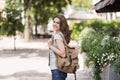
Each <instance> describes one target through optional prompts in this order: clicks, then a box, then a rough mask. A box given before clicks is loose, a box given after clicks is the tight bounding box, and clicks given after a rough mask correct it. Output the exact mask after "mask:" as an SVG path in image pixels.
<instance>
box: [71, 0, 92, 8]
mask: <svg viewBox="0 0 120 80" xmlns="http://www.w3.org/2000/svg"><path fill="white" fill-rule="evenodd" d="M72 6H74V7H80V8H84V9H85V8H87V9H90V8H92V0H72Z"/></svg>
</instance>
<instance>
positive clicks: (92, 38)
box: [81, 33, 120, 80]
mask: <svg viewBox="0 0 120 80" xmlns="http://www.w3.org/2000/svg"><path fill="white" fill-rule="evenodd" d="M81 48H82V51H83V52H86V53H87V56H88V58H87V63H86V65H87V66H88V67H89V65H90V63H91V62H92V63H93V64H94V79H95V80H101V79H100V73H101V72H102V69H103V68H104V67H105V66H107V65H108V64H109V63H110V62H112V61H115V60H116V59H117V58H118V56H119V55H120V51H119V50H120V38H119V37H111V36H109V35H107V34H103V33H100V34H98V33H89V34H88V35H87V36H85V37H84V38H83V39H82V44H81ZM98 72H99V73H98Z"/></svg>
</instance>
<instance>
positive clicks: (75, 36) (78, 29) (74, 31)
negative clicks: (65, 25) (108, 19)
mask: <svg viewBox="0 0 120 80" xmlns="http://www.w3.org/2000/svg"><path fill="white" fill-rule="evenodd" d="M87 26H88V24H87V22H85V21H83V22H81V23H76V24H74V25H73V27H72V34H71V37H72V39H73V40H76V39H79V35H80V33H81V31H82V30H83V29H84V28H85V27H87Z"/></svg>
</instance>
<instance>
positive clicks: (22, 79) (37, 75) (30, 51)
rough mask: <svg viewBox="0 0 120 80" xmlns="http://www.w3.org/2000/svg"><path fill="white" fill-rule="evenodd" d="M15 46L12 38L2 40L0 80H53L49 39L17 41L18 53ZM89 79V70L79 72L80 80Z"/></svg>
mask: <svg viewBox="0 0 120 80" xmlns="http://www.w3.org/2000/svg"><path fill="white" fill-rule="evenodd" d="M13 44H14V41H13V39H12V38H4V39H2V40H0V80H51V72H50V68H49V66H48V53H49V51H48V47H47V39H38V40H32V41H29V42H26V41H24V40H22V39H17V40H16V49H17V50H16V51H14V50H13V49H14V45H13ZM6 49H7V50H6ZM88 78H89V74H88V70H81V69H79V70H78V71H77V79H78V80H90V79H88ZM67 80H74V75H73V74H68V77H67Z"/></svg>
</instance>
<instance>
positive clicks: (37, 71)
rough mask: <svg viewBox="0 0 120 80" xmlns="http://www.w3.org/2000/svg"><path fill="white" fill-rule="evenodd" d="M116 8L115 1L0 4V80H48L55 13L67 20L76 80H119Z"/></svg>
mask: <svg viewBox="0 0 120 80" xmlns="http://www.w3.org/2000/svg"><path fill="white" fill-rule="evenodd" d="M119 4H120V1H119V0H0V59H1V60H0V66H2V67H0V71H1V73H0V76H1V77H0V80H7V79H9V80H10V79H11V80H13V79H14V80H27V79H29V80H38V79H39V80H49V78H50V72H49V67H45V66H47V62H48V60H47V57H48V53H49V49H48V47H47V40H48V39H49V38H50V37H51V35H52V33H53V28H52V17H53V16H54V15H56V14H63V15H64V16H65V17H66V19H67V21H68V24H69V27H70V30H71V31H72V34H71V42H70V45H72V46H76V45H77V46H78V47H79V50H80V53H79V63H80V69H79V71H78V75H81V76H80V77H79V76H78V80H81V79H83V80H120V12H119V11H120V5H119ZM16 57H17V58H16ZM18 57H24V59H22V58H20V59H19V58H18ZM29 60H30V61H31V63H30V62H28V61H29ZM14 61H18V62H19V63H20V64H19V63H17V62H14ZM42 61H44V62H42ZM3 63H4V64H3ZM17 64H18V65H17ZM43 64H44V66H43ZM8 65H9V67H8ZM31 65H34V66H31ZM36 66H37V67H36ZM40 66H41V67H40ZM14 67H15V68H16V69H14ZM28 67H29V68H28ZM42 68H43V69H42ZM5 70H7V71H5ZM29 74H31V75H32V76H33V77H34V78H30V77H31V75H29ZM2 75H5V76H2ZM6 75H7V76H6ZM8 75H9V77H8ZM36 75H38V76H36ZM44 75H45V76H44ZM85 75H86V76H85ZM41 76H42V78H40V77H41ZM3 77H4V78H3ZM67 79H68V80H71V79H72V78H71V77H70V76H68V78H67Z"/></svg>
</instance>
